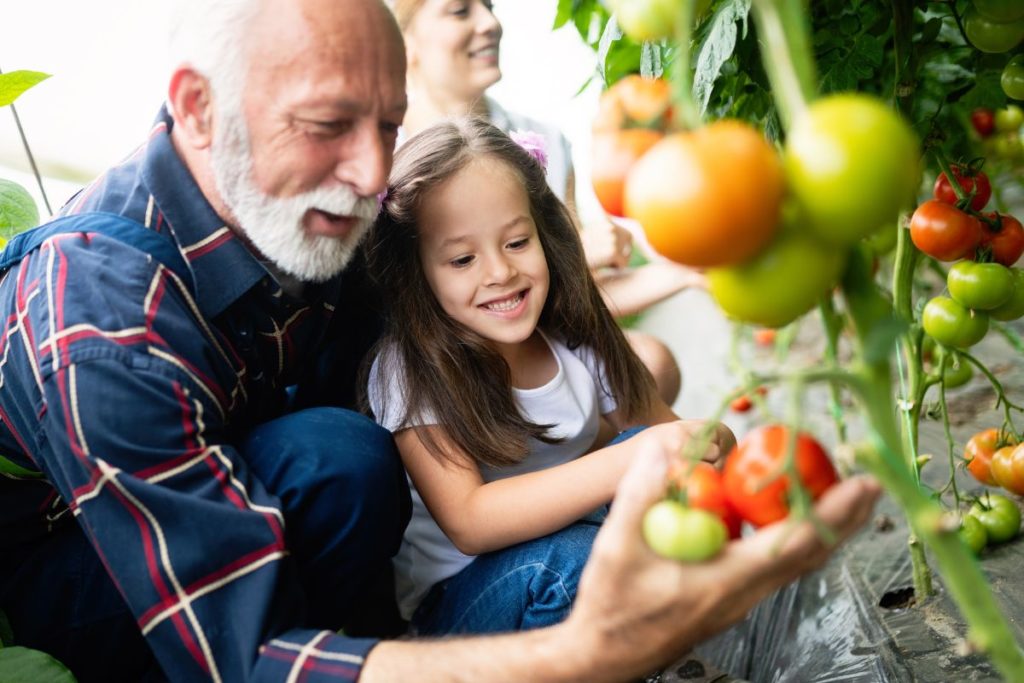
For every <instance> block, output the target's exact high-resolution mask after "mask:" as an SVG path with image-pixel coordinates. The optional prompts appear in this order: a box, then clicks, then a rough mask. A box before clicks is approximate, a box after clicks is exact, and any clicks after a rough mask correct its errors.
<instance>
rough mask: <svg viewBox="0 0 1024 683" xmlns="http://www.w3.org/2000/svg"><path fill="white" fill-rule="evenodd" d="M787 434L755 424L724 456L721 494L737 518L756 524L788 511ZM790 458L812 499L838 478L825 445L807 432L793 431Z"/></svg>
mask: <svg viewBox="0 0 1024 683" xmlns="http://www.w3.org/2000/svg"><path fill="white" fill-rule="evenodd" d="M789 434H790V430H789V429H788V428H787V427H784V426H782V425H768V426H764V427H758V428H757V429H754V430H753V431H751V432H749V433H748V434H747V435H746V436H745V437H743V439H741V440H740V442H739V443H738V444H736V447H735V448H733V450H732V451H731V452H730V453H729V454H728V455H727V456H726V459H725V469H724V472H723V478H724V483H725V495H726V497H727V498H728V500H729V502H730V504H731V505H732V506H733V507H734V508H735V509H736V511H737V512H739V514H740V517H742V518H743V519H744V520H746V521H748V522H750V523H751V524H753V525H754V526H764V525H765V524H771V523H772V522H777V521H778V520H780V519H783V518H784V517H786V515H788V514H789V500H788V495H789V488H790V481H789V477H788V475H786V474H785V473H784V472H783V465H784V462H785V459H786V452H787V449H788V448H789ZM793 456H794V463H795V467H796V472H797V474H798V476H799V477H800V481H801V483H802V484H803V486H804V488H805V489H807V492H808V493H809V494H810V496H811V498H812V499H813V500H817V499H818V498H819V497H820V496H821V494H823V493H824V492H825V491H827V490H828V489H829V487H831V486H832V485H833V484H835V483H836V482H837V481H838V479H839V477H838V475H837V474H836V471H835V468H834V467H833V466H832V461H831V460H829V457H828V454H827V453H825V449H824V448H822V446H821V444H819V443H818V442H817V441H816V440H815V439H814V438H813V437H811V436H810V435H808V434H805V433H803V432H801V433H798V434H796V441H795V450H794V453H793Z"/></svg>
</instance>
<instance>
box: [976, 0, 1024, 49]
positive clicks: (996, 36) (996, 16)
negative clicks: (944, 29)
mask: <svg viewBox="0 0 1024 683" xmlns="http://www.w3.org/2000/svg"><path fill="white" fill-rule="evenodd" d="M963 28H964V33H965V34H966V35H967V40H969V41H970V42H971V45H973V46H974V47H976V48H978V49H979V50H981V51H982V52H989V53H994V54H998V53H1002V52H1009V51H1010V50H1012V49H1013V48H1015V47H1017V45H1019V44H1020V43H1021V41H1024V3H1021V2H1020V0H974V1H973V2H972V4H971V7H969V8H968V9H967V11H966V12H965V13H964V15H963Z"/></svg>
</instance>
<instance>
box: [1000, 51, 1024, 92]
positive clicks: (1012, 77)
mask: <svg viewBox="0 0 1024 683" xmlns="http://www.w3.org/2000/svg"><path fill="white" fill-rule="evenodd" d="M999 85H1001V86H1002V88H1003V92H1004V93H1006V96H1007V97H1009V98H1010V99H1013V100H1024V59H1022V58H1021V57H1020V56H1019V55H1018V56H1017V57H1014V58H1013V59H1011V60H1010V62H1009V63H1008V64H1007V65H1006V66H1005V67H1004V68H1003V73H1002V74H1001V75H1000V77H999Z"/></svg>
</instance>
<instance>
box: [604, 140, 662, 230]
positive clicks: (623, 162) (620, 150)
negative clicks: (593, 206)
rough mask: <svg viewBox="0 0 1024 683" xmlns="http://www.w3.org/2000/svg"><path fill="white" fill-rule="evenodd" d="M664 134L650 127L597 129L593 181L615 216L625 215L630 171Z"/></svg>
mask: <svg viewBox="0 0 1024 683" xmlns="http://www.w3.org/2000/svg"><path fill="white" fill-rule="evenodd" d="M662 137H663V135H662V134H661V133H659V132H658V131H656V130H651V129H650V128H627V129H625V130H619V131H613V132H612V131H610V132H601V133H596V134H595V135H594V138H593V142H592V146H591V152H590V154H591V160H590V162H591V172H590V182H591V184H592V185H593V186H594V194H596V195H597V200H598V201H599V202H600V203H601V207H602V208H603V209H604V210H605V211H607V212H608V213H610V214H611V215H613V216H622V215H623V206H622V190H623V187H624V185H625V183H626V174H627V173H629V169H631V168H632V167H633V164H634V163H636V161H637V159H639V158H640V157H641V156H643V154H644V152H646V151H647V150H649V149H650V148H651V147H653V146H654V144H655V143H657V142H658V141H659V140H661V138H662Z"/></svg>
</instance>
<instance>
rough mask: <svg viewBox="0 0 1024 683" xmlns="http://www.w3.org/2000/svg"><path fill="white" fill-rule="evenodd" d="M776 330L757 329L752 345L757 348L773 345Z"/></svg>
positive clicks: (768, 328)
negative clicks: (755, 345)
mask: <svg viewBox="0 0 1024 683" xmlns="http://www.w3.org/2000/svg"><path fill="white" fill-rule="evenodd" d="M777 333H778V330H776V329H774V328H771V327H759V328H758V329H756V330H754V343H755V344H757V345H758V346H771V345H772V344H774V343H775V335H776V334H777Z"/></svg>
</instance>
